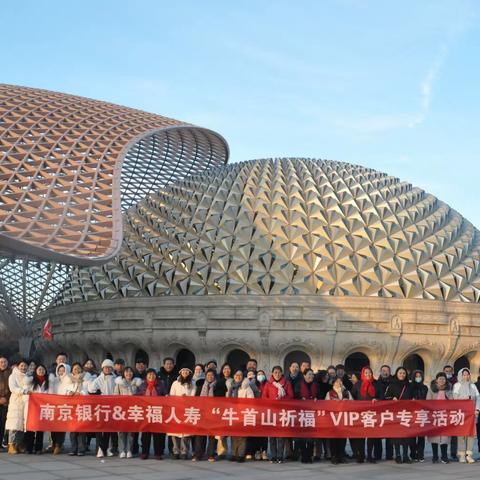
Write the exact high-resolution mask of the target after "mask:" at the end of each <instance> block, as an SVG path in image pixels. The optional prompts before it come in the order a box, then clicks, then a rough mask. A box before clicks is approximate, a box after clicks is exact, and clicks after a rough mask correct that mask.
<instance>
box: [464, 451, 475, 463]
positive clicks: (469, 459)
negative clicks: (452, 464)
mask: <svg viewBox="0 0 480 480" xmlns="http://www.w3.org/2000/svg"><path fill="white" fill-rule="evenodd" d="M465 459H466V461H467V463H475V459H474V458H473V457H472V455H470V454H469V453H467V456H466V457H465Z"/></svg>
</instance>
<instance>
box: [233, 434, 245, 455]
mask: <svg viewBox="0 0 480 480" xmlns="http://www.w3.org/2000/svg"><path fill="white" fill-rule="evenodd" d="M246 448H247V438H246V437H232V457H234V458H245V450H246Z"/></svg>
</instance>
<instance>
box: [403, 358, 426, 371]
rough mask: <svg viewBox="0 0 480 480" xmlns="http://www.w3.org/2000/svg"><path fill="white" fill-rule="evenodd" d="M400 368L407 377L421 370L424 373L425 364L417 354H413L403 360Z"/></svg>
mask: <svg viewBox="0 0 480 480" xmlns="http://www.w3.org/2000/svg"><path fill="white" fill-rule="evenodd" d="M402 366H403V367H404V368H406V370H407V372H408V375H411V374H412V372H413V371H414V370H421V371H422V372H425V362H424V361H423V358H422V357H421V356H420V355H418V353H413V354H412V355H409V356H408V357H406V358H405V359H404V360H403V364H402Z"/></svg>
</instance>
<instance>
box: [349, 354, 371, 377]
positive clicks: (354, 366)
mask: <svg viewBox="0 0 480 480" xmlns="http://www.w3.org/2000/svg"><path fill="white" fill-rule="evenodd" d="M368 366H370V359H369V358H368V357H367V356H366V355H365V354H364V353H362V352H353V353H351V354H350V355H349V356H348V357H347V358H346V359H345V371H346V372H347V373H348V374H352V373H354V374H355V375H356V376H357V377H358V378H360V374H361V372H362V368H363V367H368Z"/></svg>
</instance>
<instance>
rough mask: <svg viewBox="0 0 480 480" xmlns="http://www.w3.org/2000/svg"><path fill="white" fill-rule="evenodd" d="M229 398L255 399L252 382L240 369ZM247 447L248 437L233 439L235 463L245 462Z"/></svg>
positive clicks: (236, 374)
mask: <svg viewBox="0 0 480 480" xmlns="http://www.w3.org/2000/svg"><path fill="white" fill-rule="evenodd" d="M226 396H227V397H228V398H255V395H254V393H253V390H252V387H251V386H250V381H249V380H248V378H244V374H243V370H240V369H238V370H237V371H236V372H235V373H234V375H233V381H232V383H231V384H230V387H229V389H228V391H227V395H226ZM246 447H247V437H232V457H231V459H230V460H231V461H233V462H239V463H241V462H244V461H245V451H246Z"/></svg>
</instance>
